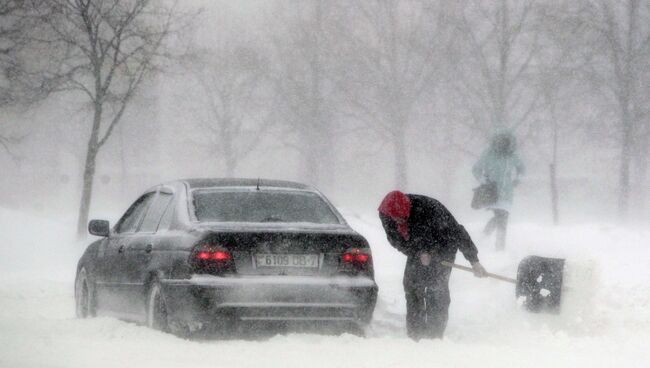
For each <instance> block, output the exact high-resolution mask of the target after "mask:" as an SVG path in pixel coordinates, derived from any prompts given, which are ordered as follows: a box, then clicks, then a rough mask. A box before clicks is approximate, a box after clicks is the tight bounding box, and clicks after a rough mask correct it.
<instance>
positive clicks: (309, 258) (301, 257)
mask: <svg viewBox="0 0 650 368" xmlns="http://www.w3.org/2000/svg"><path fill="white" fill-rule="evenodd" d="M255 264H256V265H257V267H297V268H318V255H317V254H256V255H255Z"/></svg>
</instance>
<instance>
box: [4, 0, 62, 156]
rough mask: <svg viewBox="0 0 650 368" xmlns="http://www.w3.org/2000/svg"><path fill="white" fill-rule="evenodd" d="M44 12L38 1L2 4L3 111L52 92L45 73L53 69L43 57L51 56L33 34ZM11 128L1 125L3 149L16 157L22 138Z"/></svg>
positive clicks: (23, 104)
mask: <svg viewBox="0 0 650 368" xmlns="http://www.w3.org/2000/svg"><path fill="white" fill-rule="evenodd" d="M43 10H44V6H43V3H42V2H41V1H38V0H32V1H25V0H6V1H2V2H0V110H3V109H6V108H10V107H15V106H29V105H31V104H32V103H34V102H36V101H39V100H40V99H42V98H43V97H45V96H46V95H47V94H48V92H50V88H49V87H50V86H49V84H48V83H47V80H46V79H44V75H43V73H44V70H46V69H47V68H50V67H52V65H51V64H50V63H48V60H47V57H45V58H43V57H42V55H44V54H45V55H46V54H47V52H46V50H44V49H42V48H38V45H37V44H36V43H35V42H34V37H35V36H36V34H34V32H33V28H34V26H35V22H36V20H37V19H38V16H39V15H43ZM37 53H39V55H38V56H36V54H37ZM35 60H39V61H38V62H37V61H35ZM11 125H12V124H11V122H7V121H4V119H2V121H0V147H2V148H3V149H4V152H5V153H7V154H9V155H10V156H14V157H15V155H14V153H13V151H12V145H13V144H15V143H17V142H19V141H20V140H21V138H22V136H21V135H16V134H15V133H10V132H9V130H12V129H10V128H14V127H12V126H11Z"/></svg>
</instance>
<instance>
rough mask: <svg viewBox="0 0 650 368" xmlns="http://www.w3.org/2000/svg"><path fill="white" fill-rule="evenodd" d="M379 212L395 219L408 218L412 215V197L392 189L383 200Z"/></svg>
mask: <svg viewBox="0 0 650 368" xmlns="http://www.w3.org/2000/svg"><path fill="white" fill-rule="evenodd" d="M379 213H381V214H382V215H385V216H388V217H391V218H393V219H408V218H409V216H410V215H411V199H410V198H409V197H408V196H407V195H406V194H404V193H402V192H400V191H399V190H395V191H392V192H390V193H388V194H386V197H384V200H383V201H381V204H380V205H379Z"/></svg>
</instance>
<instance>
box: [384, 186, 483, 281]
mask: <svg viewBox="0 0 650 368" xmlns="http://www.w3.org/2000/svg"><path fill="white" fill-rule="evenodd" d="M407 196H408V197H409V199H410V200H411V211H410V215H409V217H408V227H409V237H408V240H405V239H404V237H403V236H402V235H400V234H399V232H398V231H397V223H396V222H395V220H393V219H392V218H391V217H389V216H387V215H384V214H381V213H380V215H379V217H380V218H381V222H382V225H383V226H384V230H385V231H386V236H387V238H388V241H389V242H390V244H391V245H392V246H393V247H395V248H396V249H397V250H398V251H400V252H402V253H404V254H405V255H406V256H407V257H408V258H407V261H406V269H405V270H404V287H405V288H408V287H417V286H426V285H427V284H430V283H431V279H432V277H434V276H435V272H434V271H435V270H434V268H438V265H439V264H440V262H441V261H448V262H453V261H454V259H455V258H456V251H458V250H460V251H461V252H462V253H463V256H464V257H465V258H466V259H467V260H468V261H470V262H471V263H473V262H478V250H477V249H476V246H475V245H474V243H473V242H472V239H471V238H470V236H469V234H468V233H467V231H466V230H465V228H464V227H463V226H462V225H460V224H459V223H458V222H457V221H456V219H455V218H454V216H453V215H452V214H451V212H449V210H448V209H447V208H446V207H445V206H443V205H442V203H440V202H438V201H437V200H435V199H433V198H430V197H426V196H423V195H417V194H407ZM421 252H428V253H430V254H431V256H432V261H431V263H432V264H431V265H430V266H423V265H422V264H421V263H420V253H421Z"/></svg>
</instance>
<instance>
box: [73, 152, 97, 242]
mask: <svg viewBox="0 0 650 368" xmlns="http://www.w3.org/2000/svg"><path fill="white" fill-rule="evenodd" d="M96 159H97V147H96V144H92V142H89V144H88V152H87V153H86V163H85V165H84V177H83V188H82V191H81V205H80V207H79V220H78V222H77V237H78V238H79V239H83V238H84V237H85V236H86V228H87V224H88V214H89V212H90V200H91V198H92V193H93V181H94V179H95V163H96Z"/></svg>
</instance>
